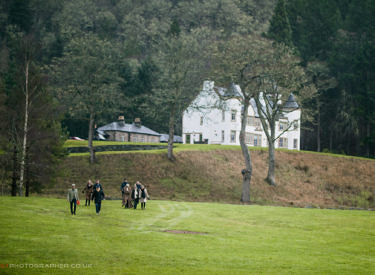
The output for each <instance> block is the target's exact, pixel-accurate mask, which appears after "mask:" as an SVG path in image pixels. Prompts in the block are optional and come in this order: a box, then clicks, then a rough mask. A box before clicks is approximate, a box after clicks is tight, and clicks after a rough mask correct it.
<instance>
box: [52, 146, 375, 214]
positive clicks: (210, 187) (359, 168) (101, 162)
mask: <svg viewBox="0 0 375 275" xmlns="http://www.w3.org/2000/svg"><path fill="white" fill-rule="evenodd" d="M73 143H74V144H80V145H81V146H82V145H84V144H85V142H76V141H73ZM86 143H87V142H86ZM97 144H98V145H101V144H100V142H99V143H97ZM104 144H108V142H104ZM69 146H71V145H70V144H69ZM162 151H163V150H162ZM175 151H176V156H177V159H176V161H175V162H170V161H169V160H168V159H167V158H166V154H164V153H165V152H166V151H165V150H164V151H163V152H164V153H163V154H162V153H160V152H159V153H155V152H152V151H147V152H146V151H145V152H143V153H140V152H139V151H136V153H132V154H112V152H105V153H103V154H98V156H97V157H98V162H97V164H94V165H89V163H88V157H87V154H85V155H83V156H75V157H68V158H67V159H66V160H65V161H64V162H63V163H62V165H61V172H62V175H61V177H60V178H59V179H58V184H57V185H55V186H54V187H53V188H50V189H47V190H45V192H46V193H47V194H49V195H50V196H55V197H56V196H58V197H64V196H65V194H66V190H67V188H69V185H70V183H73V182H74V183H76V184H77V185H78V187H79V188H83V186H84V185H85V182H86V181H87V179H88V178H91V179H96V178H100V179H101V182H102V183H103V185H104V189H105V191H106V194H107V195H108V196H109V197H112V198H119V197H120V190H119V188H120V183H121V182H122V180H123V178H124V177H127V178H128V180H129V181H130V182H132V183H133V182H134V181H136V180H140V181H141V182H143V183H145V184H147V185H148V189H149V192H150V194H151V196H152V197H153V198H157V199H167V200H178V201H213V202H226V203H238V202H239V198H240V195H241V187H242V177H241V173H240V171H241V169H243V166H244V165H243V157H242V154H241V151H240V147H239V146H221V145H182V144H179V145H177V147H176V150H175ZM116 153H117V152H116ZM251 154H252V160H253V176H252V181H251V200H252V202H254V203H257V204H268V205H270V204H273V205H293V206H302V207H305V206H315V207H318V206H319V207H359V208H375V202H374V197H375V181H374V180H373V174H374V171H375V161H374V160H369V159H361V158H353V157H338V156H336V155H327V154H317V153H307V152H297V151H287V150H278V151H277V152H276V160H277V166H276V181H277V186H276V187H271V186H268V185H267V184H266V183H265V181H264V179H265V178H266V176H267V165H268V164H267V157H268V153H267V151H266V149H264V148H263V149H261V148H251Z"/></svg>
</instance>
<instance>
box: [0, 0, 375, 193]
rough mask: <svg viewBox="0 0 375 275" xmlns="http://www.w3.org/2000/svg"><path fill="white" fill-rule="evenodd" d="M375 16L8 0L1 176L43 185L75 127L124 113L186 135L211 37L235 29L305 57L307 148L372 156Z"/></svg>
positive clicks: (345, 9)
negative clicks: (185, 115)
mask: <svg viewBox="0 0 375 275" xmlns="http://www.w3.org/2000/svg"><path fill="white" fill-rule="evenodd" d="M373 18H375V0H361V1H359V0H333V1H324V0H289V1H284V0H279V1H277V0H219V1H217V0H208V1H200V0H185V1H183V0H182V1H176V0H144V1H143V0H111V1H107V0H106V1H105V0H90V1H89V0H80V1H67V0H51V1H40V0H0V117H1V119H0V146H1V148H0V149H1V152H2V158H1V162H2V163H1V166H2V167H3V168H4V169H2V171H1V173H2V175H0V177H2V178H3V179H4V178H9V179H12V186H13V187H12V193H13V194H15V193H16V192H17V184H18V185H19V184H20V183H19V181H21V183H22V184H25V186H26V192H28V190H29V188H31V189H32V190H34V191H38V190H39V189H40V188H41V186H42V183H47V182H50V181H51V180H52V179H53V178H54V175H55V173H56V172H57V171H55V170H54V169H55V168H54V167H55V166H54V165H51V164H54V163H57V162H58V160H59V159H60V158H61V157H63V156H64V155H65V152H64V150H63V149H62V144H63V142H64V140H65V139H66V138H67V137H68V136H80V137H82V138H92V136H91V137H90V135H89V133H90V134H91V135H92V133H93V129H94V128H95V125H102V124H104V123H108V122H112V121H114V120H116V118H117V117H118V115H124V116H125V120H126V121H127V122H132V121H133V120H134V118H136V117H140V118H141V119H142V123H143V124H145V125H147V126H148V127H150V128H152V129H153V130H156V131H159V132H162V133H166V132H168V131H170V129H171V128H173V130H174V132H175V133H177V134H181V114H182V112H183V110H184V109H185V108H186V107H187V106H188V105H189V104H190V102H191V101H192V100H193V99H194V97H195V96H196V95H197V93H198V92H199V90H200V89H201V86H202V82H203V80H204V79H207V78H210V76H212V74H211V72H212V70H213V68H212V66H214V64H217V62H213V60H212V58H213V55H212V54H211V50H210V49H211V47H210V46H211V45H213V44H215V43H216V42H217V41H224V42H225V41H227V40H230V39H231V37H232V36H233V35H237V36H249V35H250V36H252V37H253V38H254V39H256V37H262V39H263V38H269V39H272V40H273V41H276V42H280V43H284V44H286V45H288V46H289V47H290V48H292V49H293V51H294V53H295V55H296V56H299V57H300V60H301V62H300V63H301V64H300V65H301V66H303V67H304V68H305V72H306V74H307V75H308V76H309V77H310V82H311V84H312V85H314V87H315V88H316V90H317V93H316V94H314V96H310V97H306V98H305V99H304V100H303V102H300V103H301V105H302V110H303V121H302V125H301V128H302V130H303V131H302V137H301V147H302V149H304V150H313V151H323V150H324V151H330V152H336V153H343V154H350V155H361V156H369V157H373V156H374V155H375V108H374V106H375V43H374V42H375V41H374V38H375V24H374V23H373ZM249 43H252V41H249ZM213 80H215V79H213ZM297 95H298V93H297ZM171 118H173V119H171ZM89 129H90V131H89ZM25 132H27V139H25ZM25 152H27V154H26V153H25Z"/></svg>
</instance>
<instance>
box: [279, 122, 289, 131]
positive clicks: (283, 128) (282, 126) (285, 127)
mask: <svg viewBox="0 0 375 275" xmlns="http://www.w3.org/2000/svg"><path fill="white" fill-rule="evenodd" d="M287 128H288V123H286V122H279V130H280V131H284V130H286V129H287Z"/></svg>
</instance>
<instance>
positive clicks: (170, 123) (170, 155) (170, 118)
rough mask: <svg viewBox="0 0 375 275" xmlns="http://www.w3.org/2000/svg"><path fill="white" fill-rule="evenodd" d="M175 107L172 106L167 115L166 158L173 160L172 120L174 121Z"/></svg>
mask: <svg viewBox="0 0 375 275" xmlns="http://www.w3.org/2000/svg"><path fill="white" fill-rule="evenodd" d="M175 114H176V112H175V109H174V108H173V107H172V110H171V113H170V116H169V138H168V159H169V160H174V159H175V157H174V155H173V136H174V121H175Z"/></svg>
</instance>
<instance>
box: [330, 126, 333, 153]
mask: <svg viewBox="0 0 375 275" xmlns="http://www.w3.org/2000/svg"><path fill="white" fill-rule="evenodd" d="M332 148H333V130H332V129H330V130H329V151H330V152H331V153H332Z"/></svg>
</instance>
